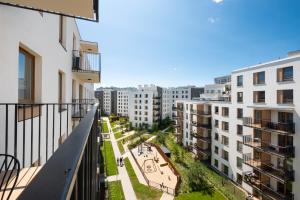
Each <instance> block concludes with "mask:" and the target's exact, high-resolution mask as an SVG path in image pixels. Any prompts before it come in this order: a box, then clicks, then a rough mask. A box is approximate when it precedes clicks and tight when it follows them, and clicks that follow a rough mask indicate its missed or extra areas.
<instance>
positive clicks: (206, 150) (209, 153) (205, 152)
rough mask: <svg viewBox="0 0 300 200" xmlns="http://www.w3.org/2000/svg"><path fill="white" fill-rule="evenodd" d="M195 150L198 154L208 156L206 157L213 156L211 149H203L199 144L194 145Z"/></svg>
mask: <svg viewBox="0 0 300 200" xmlns="http://www.w3.org/2000/svg"><path fill="white" fill-rule="evenodd" d="M194 149H195V150H196V151H197V152H198V153H201V154H203V155H206V156H210V155H211V148H210V147H207V148H205V147H203V146H201V145H199V144H197V143H195V144H194Z"/></svg>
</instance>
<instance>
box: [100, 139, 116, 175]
mask: <svg viewBox="0 0 300 200" xmlns="http://www.w3.org/2000/svg"><path fill="white" fill-rule="evenodd" d="M101 153H102V154H103V158H104V165H105V169H106V170H105V171H106V176H112V175H116V174H118V168H117V162H116V159H115V154H114V150H113V148H112V145H111V142H110V141H104V145H103V146H102V147H101Z"/></svg>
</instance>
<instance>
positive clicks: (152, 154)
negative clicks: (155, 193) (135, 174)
mask: <svg viewBox="0 0 300 200" xmlns="http://www.w3.org/2000/svg"><path fill="white" fill-rule="evenodd" d="M132 153H133V156H134V157H135V159H136V161H137V162H138V165H139V166H140V169H141V170H142V173H143V174H144V175H145V176H146V177H147V179H148V180H149V185H150V186H152V187H156V188H158V189H161V190H163V191H168V192H169V193H173V192H174V191H175V188H176V185H177V182H178V180H177V179H178V178H177V176H176V175H175V174H174V172H173V170H172V168H171V166H169V164H168V162H167V161H166V160H165V159H164V157H163V156H162V155H161V151H158V150H157V147H155V146H152V145H151V144H148V143H142V144H141V145H138V146H137V147H136V148H134V149H132Z"/></svg>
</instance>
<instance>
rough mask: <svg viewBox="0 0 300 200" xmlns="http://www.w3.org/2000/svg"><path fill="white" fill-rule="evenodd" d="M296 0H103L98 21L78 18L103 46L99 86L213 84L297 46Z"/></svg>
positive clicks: (299, 42)
mask: <svg viewBox="0 0 300 200" xmlns="http://www.w3.org/2000/svg"><path fill="white" fill-rule="evenodd" d="M299 8H300V1H299V0H223V1H222V0H100V22H99V23H92V22H86V21H84V20H78V25H79V29H80V31H81V36H82V38H83V39H85V40H90V41H97V42H98V43H99V46H100V51H101V53H102V83H101V84H99V85H97V87H98V86H119V87H125V86H137V85H139V84H150V83H153V84H156V85H160V86H164V87H168V86H180V85H191V84H192V85H197V86H202V85H204V84H209V83H212V81H213V78H214V77H216V76H222V75H226V74H229V73H230V72H231V71H232V70H234V69H238V68H240V67H246V66H249V65H253V64H257V63H260V62H264V61H268V60H273V59H277V58H279V57H285V56H286V53H287V52H288V51H291V50H296V49H300V37H299V36H300V13H299Z"/></svg>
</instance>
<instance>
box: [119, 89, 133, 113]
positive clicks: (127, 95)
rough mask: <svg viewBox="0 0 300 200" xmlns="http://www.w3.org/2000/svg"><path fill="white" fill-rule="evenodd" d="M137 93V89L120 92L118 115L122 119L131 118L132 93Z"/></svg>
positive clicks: (121, 90)
mask: <svg viewBox="0 0 300 200" xmlns="http://www.w3.org/2000/svg"><path fill="white" fill-rule="evenodd" d="M134 91H136V89H135V88H122V89H120V90H118V97H117V115H118V116H122V117H129V110H130V109H132V102H133V101H132V99H131V98H132V97H133V95H132V93H133V92H134Z"/></svg>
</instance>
